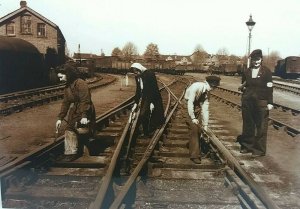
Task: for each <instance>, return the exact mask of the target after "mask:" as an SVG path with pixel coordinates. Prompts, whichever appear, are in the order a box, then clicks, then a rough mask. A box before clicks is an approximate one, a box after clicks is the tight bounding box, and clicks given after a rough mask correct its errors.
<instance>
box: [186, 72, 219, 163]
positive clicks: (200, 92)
mask: <svg viewBox="0 0 300 209" xmlns="http://www.w3.org/2000/svg"><path fill="white" fill-rule="evenodd" d="M220 80H221V79H220V78H219V77H217V76H207V77H206V81H205V82H195V83H193V84H192V85H191V86H189V87H188V88H187V90H186V93H185V96H184V98H185V100H186V104H187V109H188V115H189V117H188V118H187V121H186V122H187V124H188V126H189V129H191V137H190V141H189V152H190V159H191V160H192V161H193V162H194V163H196V164H200V163H201V149H200V146H199V145H200V143H199V140H200V127H202V128H203V129H204V130H207V127H208V120H209V100H208V99H209V91H210V90H211V89H212V88H214V87H216V86H218V85H219V84H220ZM200 117H201V118H200Z"/></svg>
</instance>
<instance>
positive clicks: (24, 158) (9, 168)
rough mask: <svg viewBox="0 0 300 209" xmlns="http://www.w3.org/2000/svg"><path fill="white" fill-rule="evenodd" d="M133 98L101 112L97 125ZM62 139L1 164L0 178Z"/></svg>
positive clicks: (61, 138)
mask: <svg viewBox="0 0 300 209" xmlns="http://www.w3.org/2000/svg"><path fill="white" fill-rule="evenodd" d="M132 99H133V97H131V98H129V99H127V100H126V101H124V102H123V103H121V104H119V105H118V106H116V107H114V108H112V109H110V110H109V111H107V112H105V113H103V114H101V115H100V116H99V117H97V118H96V124H97V126H98V127H99V124H101V123H105V121H107V120H108V119H109V118H110V117H112V116H113V115H115V114H117V113H118V112H120V111H122V110H123V109H124V108H126V107H129V106H130V105H131V104H132V103H131V102H130V101H131V100H132ZM63 141H64V136H60V137H58V138H56V139H55V138H54V140H53V142H49V143H46V144H44V145H43V146H41V147H38V148H37V149H35V150H33V151H31V152H29V153H28V154H25V155H22V156H21V157H18V158H17V159H15V160H13V161H12V162H10V163H8V164H6V165H4V166H1V167H0V178H2V177H3V176H4V175H8V174H9V173H11V172H12V171H13V170H14V167H16V166H18V165H20V164H22V163H24V162H27V161H29V162H35V161H36V160H38V158H40V157H41V156H42V155H43V154H45V153H48V152H49V151H50V150H53V149H55V148H56V147H58V146H62V144H63Z"/></svg>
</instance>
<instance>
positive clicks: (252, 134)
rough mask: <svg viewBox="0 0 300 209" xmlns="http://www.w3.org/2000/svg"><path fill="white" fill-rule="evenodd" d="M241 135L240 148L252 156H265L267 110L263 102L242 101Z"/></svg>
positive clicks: (253, 100)
mask: <svg viewBox="0 0 300 209" xmlns="http://www.w3.org/2000/svg"><path fill="white" fill-rule="evenodd" d="M242 117H243V133H242V136H241V138H240V140H239V143H240V144H241V146H242V148H246V149H248V150H250V151H252V153H254V154H265V153H266V147H267V132H268V117H269V110H268V109H267V103H266V101H265V100H255V99H243V100H242Z"/></svg>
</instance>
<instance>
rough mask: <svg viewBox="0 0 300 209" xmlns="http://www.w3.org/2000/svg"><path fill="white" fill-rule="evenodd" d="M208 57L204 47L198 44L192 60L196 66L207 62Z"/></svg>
mask: <svg viewBox="0 0 300 209" xmlns="http://www.w3.org/2000/svg"><path fill="white" fill-rule="evenodd" d="M207 56H208V53H207V52H206V51H205V50H204V49H203V47H202V46H201V45H200V44H197V45H196V47H195V50H194V53H193V54H192V57H191V59H192V61H193V63H194V64H195V65H201V64H203V63H205V62H206V58H207Z"/></svg>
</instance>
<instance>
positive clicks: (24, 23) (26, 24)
mask: <svg viewBox="0 0 300 209" xmlns="http://www.w3.org/2000/svg"><path fill="white" fill-rule="evenodd" d="M21 33H23V34H31V16H30V15H24V16H22V17H21Z"/></svg>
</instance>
